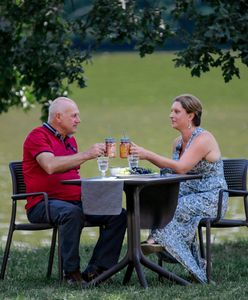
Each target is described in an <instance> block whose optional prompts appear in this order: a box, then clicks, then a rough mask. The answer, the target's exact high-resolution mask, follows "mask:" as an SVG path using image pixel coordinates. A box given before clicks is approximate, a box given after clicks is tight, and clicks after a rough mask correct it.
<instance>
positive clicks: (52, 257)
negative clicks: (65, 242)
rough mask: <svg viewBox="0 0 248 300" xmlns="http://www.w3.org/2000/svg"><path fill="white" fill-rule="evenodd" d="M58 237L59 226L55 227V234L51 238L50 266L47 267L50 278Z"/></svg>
mask: <svg viewBox="0 0 248 300" xmlns="http://www.w3.org/2000/svg"><path fill="white" fill-rule="evenodd" d="M56 237H57V228H56V227H54V228H53V235H52V240H51V246H50V254H49V260H48V268H47V277H48V278H50V277H51V274H52V268H53V260H54V252H55V246H56Z"/></svg>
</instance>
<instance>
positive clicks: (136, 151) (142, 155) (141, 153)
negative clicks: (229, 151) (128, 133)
mask: <svg viewBox="0 0 248 300" xmlns="http://www.w3.org/2000/svg"><path fill="white" fill-rule="evenodd" d="M147 152H148V150H146V149H145V148H143V147H140V146H138V145H136V144H135V143H133V142H132V143H131V147H130V154H133V155H137V156H138V157H139V159H147Z"/></svg>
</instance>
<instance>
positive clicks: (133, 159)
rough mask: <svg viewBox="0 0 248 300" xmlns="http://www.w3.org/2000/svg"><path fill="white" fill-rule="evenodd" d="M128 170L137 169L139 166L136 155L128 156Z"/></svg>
mask: <svg viewBox="0 0 248 300" xmlns="http://www.w3.org/2000/svg"><path fill="white" fill-rule="evenodd" d="M128 165H129V169H133V168H137V167H138V166H139V157H138V156H137V155H133V154H130V155H128Z"/></svg>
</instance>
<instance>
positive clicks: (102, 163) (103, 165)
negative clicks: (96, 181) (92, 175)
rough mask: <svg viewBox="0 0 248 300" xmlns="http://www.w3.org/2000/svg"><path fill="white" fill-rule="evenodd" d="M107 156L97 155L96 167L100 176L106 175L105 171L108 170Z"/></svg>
mask: <svg viewBox="0 0 248 300" xmlns="http://www.w3.org/2000/svg"><path fill="white" fill-rule="evenodd" d="M108 163H109V158H108V156H99V157H98V158H97V165H98V169H99V171H100V173H101V176H102V177H105V176H106V171H107V170H108Z"/></svg>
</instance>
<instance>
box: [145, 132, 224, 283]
mask: <svg viewBox="0 0 248 300" xmlns="http://www.w3.org/2000/svg"><path fill="white" fill-rule="evenodd" d="M203 131H204V129H202V128H200V127H197V128H196V129H195V130H194V132H193V133H192V136H191V138H190V140H189V142H188V144H187V146H186V149H185V151H187V148H189V147H190V144H191V143H192V141H193V140H194V138H195V137H196V136H197V135H199V134H201V133H202V132H203ZM181 147H182V139H181V140H179V142H178V144H177V145H176V148H175V151H174V153H173V159H175V160H179V155H180V150H181ZM191 172H193V173H195V174H201V175H202V176H203V177H202V179H197V180H188V181H185V182H182V183H181V184H180V190H179V199H178V206H177V209H176V212H175V215H174V217H173V219H172V221H171V222H170V223H169V224H168V225H167V226H166V227H165V228H163V229H156V230H153V231H152V234H151V235H152V237H153V238H154V240H155V241H156V242H157V243H159V244H161V245H162V246H163V247H164V248H165V249H166V250H167V251H168V252H169V253H170V254H171V255H172V256H173V257H174V258H176V259H177V261H178V262H180V263H181V264H182V265H183V266H185V267H186V268H187V270H188V271H189V272H190V273H191V274H193V275H194V277H195V278H197V279H198V280H199V281H200V282H202V283H205V282H207V278H206V269H205V261H204V260H203V259H201V258H200V256H199V251H198V244H197V239H196V232H197V227H198V224H199V221H200V220H201V218H203V217H209V216H210V217H215V216H216V214H217V206H218V195H219V190H220V189H222V188H226V187H227V186H226V181H225V178H224V173H223V162H222V160H221V159H220V160H218V161H216V162H213V163H212V162H208V161H206V160H201V161H199V163H198V164H197V165H196V166H195V167H194V168H193V169H192V170H191ZM227 199H228V197H227V195H225V197H224V202H223V210H222V214H224V213H225V212H226V208H227Z"/></svg>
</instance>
